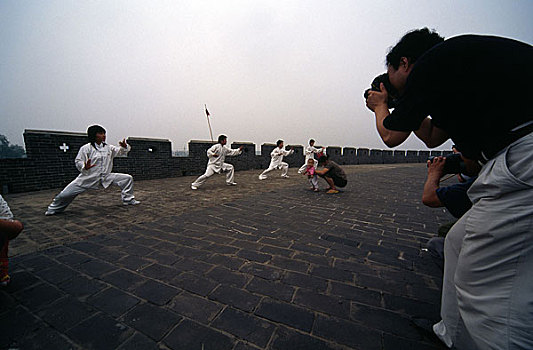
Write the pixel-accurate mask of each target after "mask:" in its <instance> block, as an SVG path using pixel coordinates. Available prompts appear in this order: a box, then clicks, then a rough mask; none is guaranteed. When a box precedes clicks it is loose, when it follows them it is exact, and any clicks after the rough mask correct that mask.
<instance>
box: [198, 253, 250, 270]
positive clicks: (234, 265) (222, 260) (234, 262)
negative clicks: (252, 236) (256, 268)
mask: <svg viewBox="0 0 533 350" xmlns="http://www.w3.org/2000/svg"><path fill="white" fill-rule="evenodd" d="M207 262H208V263H210V264H213V265H222V266H224V267H226V268H228V269H230V270H234V271H239V268H240V267H241V266H242V264H244V262H245V260H244V259H240V258H235V257H230V256H226V255H220V254H214V255H212V256H211V257H210V258H209V259H207Z"/></svg>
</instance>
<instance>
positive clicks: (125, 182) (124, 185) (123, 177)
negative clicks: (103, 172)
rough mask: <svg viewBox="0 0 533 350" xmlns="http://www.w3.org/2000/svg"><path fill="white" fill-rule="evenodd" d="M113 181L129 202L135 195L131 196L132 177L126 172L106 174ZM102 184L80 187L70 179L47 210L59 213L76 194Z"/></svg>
mask: <svg viewBox="0 0 533 350" xmlns="http://www.w3.org/2000/svg"><path fill="white" fill-rule="evenodd" d="M107 176H108V177H110V178H111V179H112V180H113V181H112V184H115V185H117V186H118V187H120V189H121V190H122V192H121V195H122V201H123V202H129V201H131V200H132V199H134V198H135V197H134V196H133V177H132V176H131V175H128V174H121V173H111V174H109V175H107ZM101 187H102V185H97V186H94V187H81V186H79V185H78V184H76V181H75V180H74V181H72V182H71V183H70V184H68V185H67V187H65V188H64V189H63V191H61V192H60V193H59V194H58V195H57V196H55V198H54V200H53V201H52V203H51V204H50V205H49V206H48V211H52V212H56V213H60V212H62V211H63V210H65V209H66V208H67V207H68V205H69V204H70V203H71V202H72V201H73V200H74V198H76V196H77V195H79V194H81V193H83V192H85V191H87V190H90V189H97V188H101Z"/></svg>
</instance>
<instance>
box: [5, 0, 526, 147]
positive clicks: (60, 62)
mask: <svg viewBox="0 0 533 350" xmlns="http://www.w3.org/2000/svg"><path fill="white" fill-rule="evenodd" d="M532 15H533V1H531V0H523V1H515V0H510V1H505V0H499V1H493V0H477V1H472V0H469V1H458V0H457V1H446V0H424V1H422V0H420V1H407V0H397V1H379V0H373V1H356V0H351V1H344V0H331V1H324V0H320V1H315V0H302V1H291V0H283V1H274V0H270V1H254V0H242V1H226V0H213V1H202V0H194V1H193V0H190V1H156V0H150V1H148V0H146V1H136V0H124V1H107V0H106V1H104V0H101V1H66V0H64V1H54V0H46V1H40V0H39V1H23V0H0V121H1V124H0V134H5V135H6V136H7V137H8V138H9V140H10V141H11V142H12V143H16V144H20V145H23V139H22V133H23V131H24V129H50V130H65V131H82V132H83V131H85V130H86V129H87V126H88V125H91V124H95V123H97V124H101V125H103V126H104V127H105V128H106V129H107V134H108V141H110V142H113V143H114V142H116V141H117V140H118V139H119V138H122V137H124V136H126V137H128V136H139V137H157V138H166V139H170V140H171V141H172V142H173V149H174V150H182V149H183V147H184V146H185V145H186V143H187V142H188V141H189V140H190V139H204V140H205V139H209V132H208V128H207V122H206V117H205V114H204V109H203V108H204V103H205V104H207V106H208V109H209V111H210V113H211V115H212V119H211V123H212V127H213V132H214V134H216V135H218V134H219V133H225V134H227V135H228V136H229V141H230V143H231V142H233V141H252V142H255V143H256V144H258V145H259V144H261V143H264V142H274V141H275V140H276V139H278V138H283V139H284V140H285V141H286V143H295V144H305V143H307V140H308V139H309V138H310V137H313V138H315V139H316V140H317V141H318V143H319V144H324V145H339V146H356V147H371V148H383V149H385V148H386V146H385V145H384V144H383V143H382V141H381V139H380V138H379V136H378V134H377V132H376V130H375V125H374V117H373V114H372V113H371V112H370V111H368V110H367V109H366V107H365V105H364V100H363V97H362V93H363V90H364V89H366V88H367V86H368V85H369V83H370V82H371V80H372V79H373V78H374V76H376V75H377V74H379V73H381V72H383V71H385V65H384V57H385V55H386V53H387V49H388V48H389V47H390V46H393V45H394V44H395V43H396V42H397V41H398V40H399V38H400V37H401V36H402V35H403V34H404V33H405V32H407V31H408V30H411V29H414V28H419V27H423V26H427V27H429V28H434V29H436V30H437V31H438V32H439V33H440V34H441V35H443V36H445V37H446V38H447V37H451V36H455V35H458V34H463V33H482V34H494V35H501V36H506V37H512V38H515V39H518V40H522V41H525V42H527V43H530V44H531V43H532V42H533V25H532V23H533V21H532ZM495 68H497V63H495ZM472 83H473V84H475V82H472ZM473 88H474V86H473ZM216 135H215V137H216ZM446 146H448V144H446ZM398 148H399V149H408V148H409V149H423V148H425V147H424V145H423V144H422V143H421V142H420V141H418V140H417V139H416V138H414V137H413V136H412V137H411V138H410V139H409V140H408V141H407V142H406V143H404V144H403V145H401V146H399V147H398Z"/></svg>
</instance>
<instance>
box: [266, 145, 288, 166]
mask: <svg viewBox="0 0 533 350" xmlns="http://www.w3.org/2000/svg"><path fill="white" fill-rule="evenodd" d="M293 153H294V150H293V149H291V150H290V151H286V150H284V149H283V148H279V147H276V148H274V149H273V150H272V152H271V153H270V157H272V159H271V160H270V166H269V167H270V168H278V167H280V166H281V163H282V162H283V156H288V155H289V154H293Z"/></svg>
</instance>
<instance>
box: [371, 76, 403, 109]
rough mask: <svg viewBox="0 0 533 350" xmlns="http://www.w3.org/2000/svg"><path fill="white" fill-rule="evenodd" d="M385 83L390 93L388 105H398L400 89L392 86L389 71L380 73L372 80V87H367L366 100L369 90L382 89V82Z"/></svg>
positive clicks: (392, 106)
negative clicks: (397, 89)
mask: <svg viewBox="0 0 533 350" xmlns="http://www.w3.org/2000/svg"><path fill="white" fill-rule="evenodd" d="M381 83H383V85H385V89H387V92H388V93H389V99H388V101H387V106H388V107H389V108H394V107H396V99H397V97H398V91H396V89H395V88H394V86H392V84H391V82H390V80H389V75H388V74H387V73H383V74H380V75H378V76H377V77H375V78H374V80H372V84H370V89H366V90H365V93H364V94H363V96H364V97H365V100H366V99H367V98H368V92H369V91H381V89H380V84H381Z"/></svg>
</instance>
